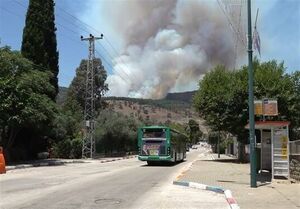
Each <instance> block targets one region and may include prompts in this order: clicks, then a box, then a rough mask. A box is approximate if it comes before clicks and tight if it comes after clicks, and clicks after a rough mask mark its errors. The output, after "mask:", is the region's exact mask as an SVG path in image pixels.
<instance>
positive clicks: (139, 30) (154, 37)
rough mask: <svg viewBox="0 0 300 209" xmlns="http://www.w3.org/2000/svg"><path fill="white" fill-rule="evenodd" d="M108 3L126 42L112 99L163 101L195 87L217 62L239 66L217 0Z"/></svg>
mask: <svg viewBox="0 0 300 209" xmlns="http://www.w3.org/2000/svg"><path fill="white" fill-rule="evenodd" d="M106 2H107V3H105V13H106V15H108V16H110V17H111V25H112V27H114V28H115V31H117V32H118V33H120V35H121V37H122V40H123V43H124V49H123V53H122V55H121V56H120V57H117V58H116V59H115V60H114V67H115V69H116V71H117V73H116V74H114V75H110V76H109V77H108V83H109V86H110V87H109V88H110V90H111V91H110V94H111V95H115V96H131V97H143V98H153V99H157V98H163V97H164V96H166V94H167V93H168V92H171V91H183V90H191V89H187V87H190V88H194V89H195V88H196V87H197V82H198V81H199V79H200V78H201V76H203V74H205V73H206V72H207V71H208V70H210V69H211V68H212V67H213V66H215V65H216V64H223V65H225V66H226V67H228V68H232V67H233V66H234V61H235V60H234V59H235V56H234V49H235V43H234V37H233V35H232V32H231V31H230V28H229V26H228V22H227V21H226V18H225V16H224V15H223V14H222V12H221V11H220V8H218V7H217V3H216V2H215V1H196V0H195V1H192V0H191V1H182V0H147V1H140V0H131V1H106ZM116 4H117V5H116ZM124 71H126V72H125V73H124ZM124 80H125V81H124Z"/></svg>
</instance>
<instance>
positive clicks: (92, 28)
mask: <svg viewBox="0 0 300 209" xmlns="http://www.w3.org/2000/svg"><path fill="white" fill-rule="evenodd" d="M56 6H57V5H56ZM57 8H58V9H60V10H61V11H63V12H64V13H66V14H67V15H69V16H70V17H72V18H74V19H75V20H77V21H78V22H80V23H81V24H82V25H84V26H85V27H86V28H88V29H90V30H92V31H94V32H96V33H101V32H99V31H98V30H97V29H96V28H94V27H93V26H91V25H89V24H87V23H85V22H83V21H82V20H80V19H79V18H77V17H76V16H74V15H72V14H71V13H69V12H67V11H66V10H64V9H63V8H61V7H59V6H57ZM104 40H105V41H107V43H108V44H109V46H110V47H111V48H112V49H113V51H114V52H115V53H116V55H117V56H119V58H120V61H121V62H123V64H124V65H126V66H127V67H128V65H127V64H126V63H125V62H124V60H123V59H122V57H121V56H120V55H119V53H118V52H117V50H116V49H115V47H113V45H112V44H111V42H110V41H109V40H108V39H107V38H106V36H104ZM100 46H102V48H103V49H104V50H105V51H106V52H107V54H108V55H109V56H110V57H111V59H113V58H112V56H111V54H110V53H109V52H108V50H107V49H106V48H105V47H104V46H103V45H102V44H101V43H100ZM128 68H129V67H128ZM121 70H122V71H124V73H125V74H126V75H127V76H128V78H129V80H131V79H130V76H129V75H128V74H127V73H126V71H125V70H124V69H123V68H121Z"/></svg>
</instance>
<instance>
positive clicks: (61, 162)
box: [6, 155, 137, 171]
mask: <svg viewBox="0 0 300 209" xmlns="http://www.w3.org/2000/svg"><path fill="white" fill-rule="evenodd" d="M135 157H137V155H133V156H127V157H122V158H116V159H110V160H101V161H99V162H100V163H107V162H113V161H118V160H123V159H130V158H135ZM71 163H86V162H85V161H84V160H69V161H68V160H62V161H49V162H41V163H33V164H21V165H15V166H6V170H7V171H10V170H15V169H24V168H32V167H41V166H59V165H65V164H71Z"/></svg>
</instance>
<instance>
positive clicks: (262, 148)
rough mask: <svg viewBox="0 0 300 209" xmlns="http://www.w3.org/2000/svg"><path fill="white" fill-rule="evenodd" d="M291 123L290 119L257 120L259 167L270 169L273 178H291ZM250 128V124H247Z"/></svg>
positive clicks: (259, 168) (262, 169)
mask: <svg viewBox="0 0 300 209" xmlns="http://www.w3.org/2000/svg"><path fill="white" fill-rule="evenodd" d="M289 124H290V122H288V121H256V122H255V130H259V134H260V135H259V136H258V135H257V134H256V137H255V138H256V143H255V144H256V150H257V155H258V156H257V159H258V160H259V161H258V162H257V165H258V169H257V170H260V171H265V170H267V171H270V172H271V173H272V179H274V178H281V177H285V178H289V173H290V172H289V146H288V144H289ZM246 128H247V129H249V124H248V125H247V126H246Z"/></svg>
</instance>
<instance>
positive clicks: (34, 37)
mask: <svg viewBox="0 0 300 209" xmlns="http://www.w3.org/2000/svg"><path fill="white" fill-rule="evenodd" d="M54 21H55V16H54V2H53V0H46V1H45V0H30V1H29V6H28V10H27V14H26V21H25V27H24V30H23V41H22V47H21V52H22V55H23V56H24V57H25V58H27V59H29V60H31V61H32V62H33V63H34V64H35V65H38V66H40V67H39V70H41V71H49V72H51V73H52V75H51V78H50V83H51V84H52V86H53V87H54V89H55V91H53V92H51V94H49V95H48V96H49V97H50V98H51V99H52V100H55V97H56V95H57V93H58V79H57V75H58V71H59V69H58V51H57V42H56V34H55V31H56V28H55V23H54Z"/></svg>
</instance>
